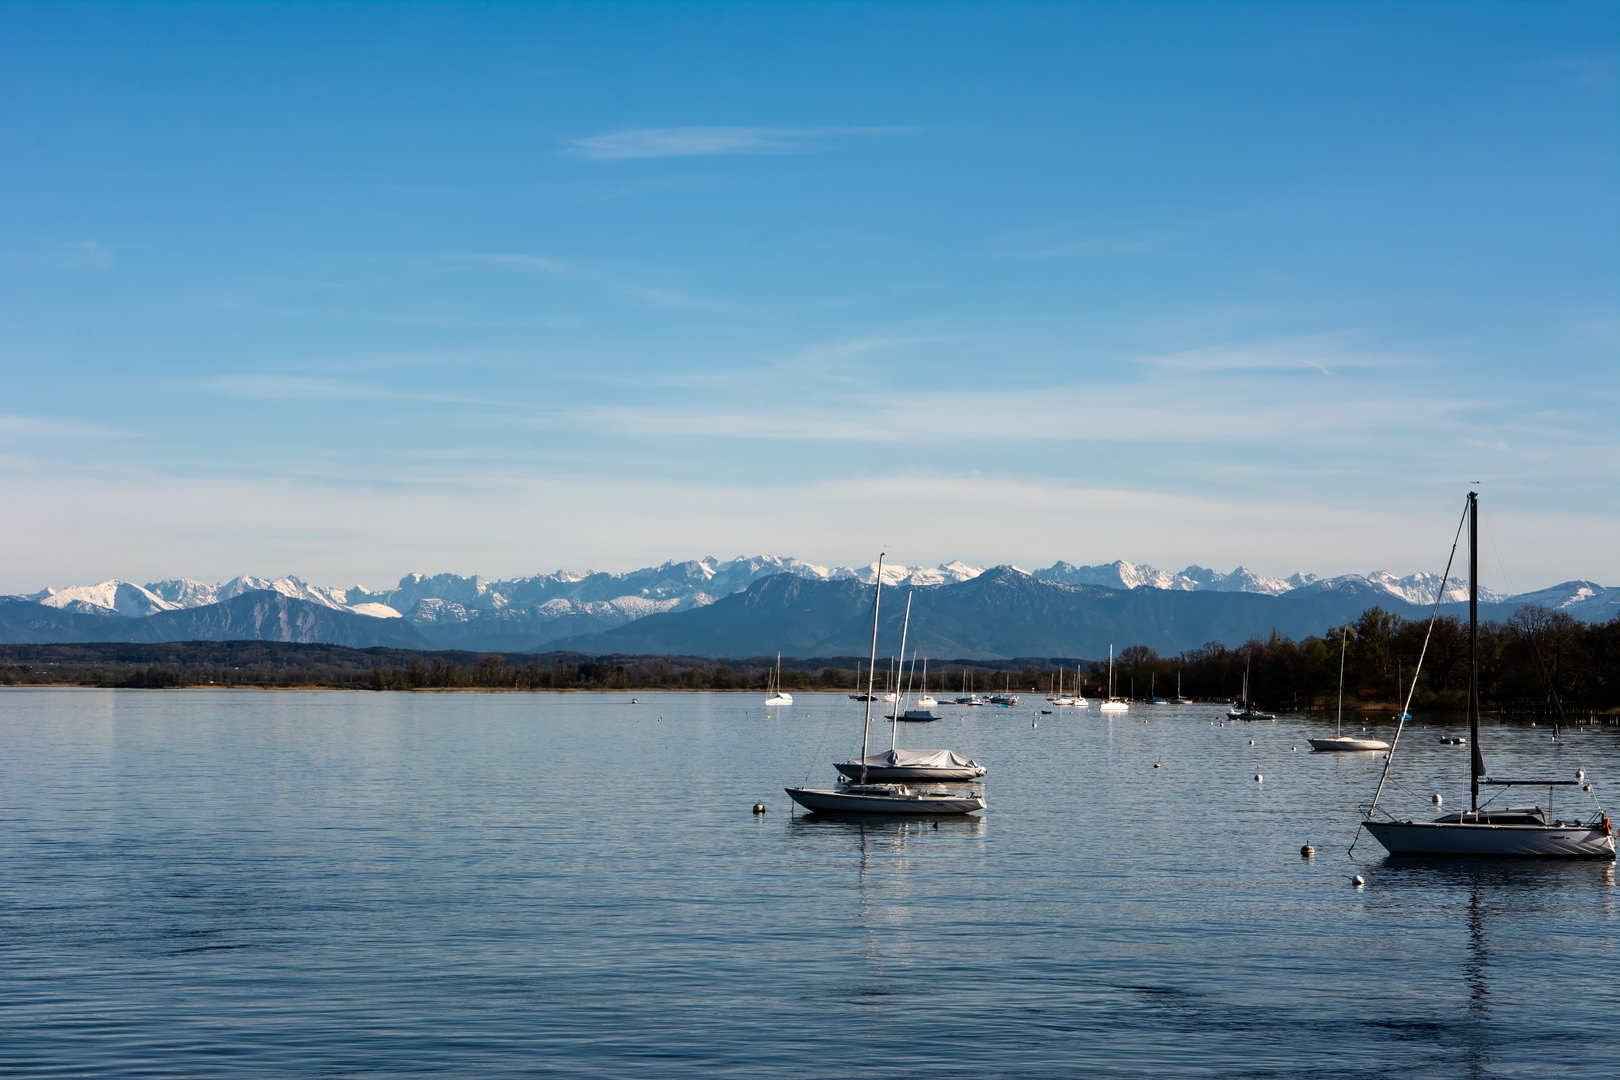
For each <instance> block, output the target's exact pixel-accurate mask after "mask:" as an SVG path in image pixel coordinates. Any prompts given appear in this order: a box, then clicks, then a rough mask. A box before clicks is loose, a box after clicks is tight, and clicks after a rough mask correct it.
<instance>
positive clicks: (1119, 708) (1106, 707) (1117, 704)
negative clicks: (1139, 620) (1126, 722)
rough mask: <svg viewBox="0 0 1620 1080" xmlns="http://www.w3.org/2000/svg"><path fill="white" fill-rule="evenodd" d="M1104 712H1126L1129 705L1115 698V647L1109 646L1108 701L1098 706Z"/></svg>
mask: <svg viewBox="0 0 1620 1080" xmlns="http://www.w3.org/2000/svg"><path fill="white" fill-rule="evenodd" d="M1097 708H1098V709H1099V710H1101V711H1102V712H1125V711H1126V710H1127V709H1129V708H1130V706H1129V705H1128V704H1126V703H1125V702H1123V701H1121V700H1120V699H1119V698H1117V697H1115V696H1114V647H1113V646H1112V645H1110V646H1108V700H1107V701H1105V702H1103V703H1102V704H1101V705H1099V706H1097Z"/></svg>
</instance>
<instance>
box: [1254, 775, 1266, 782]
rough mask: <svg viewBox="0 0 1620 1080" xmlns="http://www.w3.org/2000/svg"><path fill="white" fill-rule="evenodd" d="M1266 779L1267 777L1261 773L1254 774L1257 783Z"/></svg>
mask: <svg viewBox="0 0 1620 1080" xmlns="http://www.w3.org/2000/svg"><path fill="white" fill-rule="evenodd" d="M1265 779H1266V778H1265V777H1263V776H1261V775H1260V774H1259V773H1255V774H1254V782H1255V783H1257V784H1259V783H1263V782H1264V781H1265Z"/></svg>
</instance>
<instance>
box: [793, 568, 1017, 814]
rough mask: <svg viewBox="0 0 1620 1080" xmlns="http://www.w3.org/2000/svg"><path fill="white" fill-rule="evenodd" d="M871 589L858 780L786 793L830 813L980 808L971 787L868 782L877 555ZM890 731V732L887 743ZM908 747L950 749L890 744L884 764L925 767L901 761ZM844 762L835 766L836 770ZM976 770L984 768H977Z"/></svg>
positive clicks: (879, 583)
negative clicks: (955, 789)
mask: <svg viewBox="0 0 1620 1080" xmlns="http://www.w3.org/2000/svg"><path fill="white" fill-rule="evenodd" d="M874 588H875V595H874V596H873V598H872V663H871V668H869V669H868V671H867V688H866V692H867V702H866V718H865V720H864V721H863V723H862V727H861V756H860V757H859V758H856V759H855V764H857V765H858V766H859V771H858V773H857V774H856V776H855V779H856V780H858V781H859V782H858V783H854V784H846V785H844V786H843V787H842V788H839V789H837V790H829V789H825V788H807V787H800V788H786V789H785V790H786V791H787V795H788V798H790V799H792V800H793V801H794V802H796V803H798V804H799V805H800V806H802V807H804V808H805V809H806V810H812V811H817V810H819V811H822V812H830V813H867V814H874V813H875V814H929V815H936V814H972V813H976V812H978V811H980V810H983V809H984V805H985V804H984V796H983V795H980V794H977V793H968V794H966V795H957V794H952V793H951V792H948V791H912V790H911V789H910V788H909V787H907V786H906V785H905V784H874V783H869V782H868V781H871V780H873V779H877V777H874V776H873V775H872V772H873V768H874V766H876V767H878V768H883V767H885V765H884V764H883V763H882V761H881V758H882V757H883V755H879V759H880V760H879V761H878V762H873V761H872V760H871V759H870V758H869V757H868V755H867V740H868V738H869V737H870V735H871V732H872V702H871V696H872V691H873V689H875V686H876V683H875V678H874V674H873V671H872V669H873V668H876V667H877V632H878V609H879V605H880V604H881V603H882V601H883V556H882V555H881V554H880V555H879V556H878V573H877V584H876V585H875V587H874ZM895 738H896V737H893V736H891V745H892V743H893V741H894V739H895ZM903 753H909V754H912V755H921V754H940V753H947V754H948V753H950V751H937V750H934V751H922V750H912V751H900V750H898V749H892V748H891V750H890V755H893V756H894V760H893V761H892V762H890V763H889V764H888V766H887V767H889V768H905V767H908V765H909V766H914V767H925V766H926V763H923V762H909V763H908V762H906V761H904V760H902V759H901V758H900V756H899V755H901V754H903ZM845 764H849V763H848V762H845V763H841V764H840V765H839V766H838V769H839V771H840V772H842V771H843V766H844V765H845ZM969 764H971V765H972V766H973V767H974V768H979V766H978V763H977V762H969ZM979 775H980V776H982V775H984V770H983V769H982V768H979Z"/></svg>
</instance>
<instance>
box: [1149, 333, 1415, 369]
mask: <svg viewBox="0 0 1620 1080" xmlns="http://www.w3.org/2000/svg"><path fill="white" fill-rule="evenodd" d="M1136 362H1137V363H1139V364H1144V365H1147V366H1149V367H1154V368H1160V369H1163V370H1167V371H1176V372H1186V373H1194V372H1196V373H1200V374H1216V373H1219V372H1239V371H1251V372H1260V371H1297V370H1300V369H1313V370H1316V371H1319V372H1321V373H1322V374H1323V375H1332V374H1333V373H1334V371H1335V369H1338V370H1345V369H1348V368H1374V367H1394V366H1396V365H1398V364H1399V363H1400V360H1399V359H1398V358H1396V357H1391V356H1383V355H1379V354H1376V353H1369V352H1366V351H1364V350H1359V349H1356V348H1354V347H1353V346H1350V345H1348V344H1347V343H1346V342H1345V340H1344V336H1343V335H1339V334H1327V335H1319V336H1313V337H1300V338H1289V339H1286V340H1279V341H1262V342H1253V343H1246V344H1242V345H1213V346H1208V347H1205V348H1198V349H1186V350H1183V351H1181V352H1174V353H1165V354H1162V355H1157V356H1143V357H1139V358H1137V360H1136Z"/></svg>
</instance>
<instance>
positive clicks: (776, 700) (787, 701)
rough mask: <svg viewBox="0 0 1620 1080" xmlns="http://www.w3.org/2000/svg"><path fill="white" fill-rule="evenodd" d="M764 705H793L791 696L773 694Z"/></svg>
mask: <svg viewBox="0 0 1620 1080" xmlns="http://www.w3.org/2000/svg"><path fill="white" fill-rule="evenodd" d="M765 704H767V705H791V704H793V695H792V694H773V695H771V696H770V697H768V698H766V699H765Z"/></svg>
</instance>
